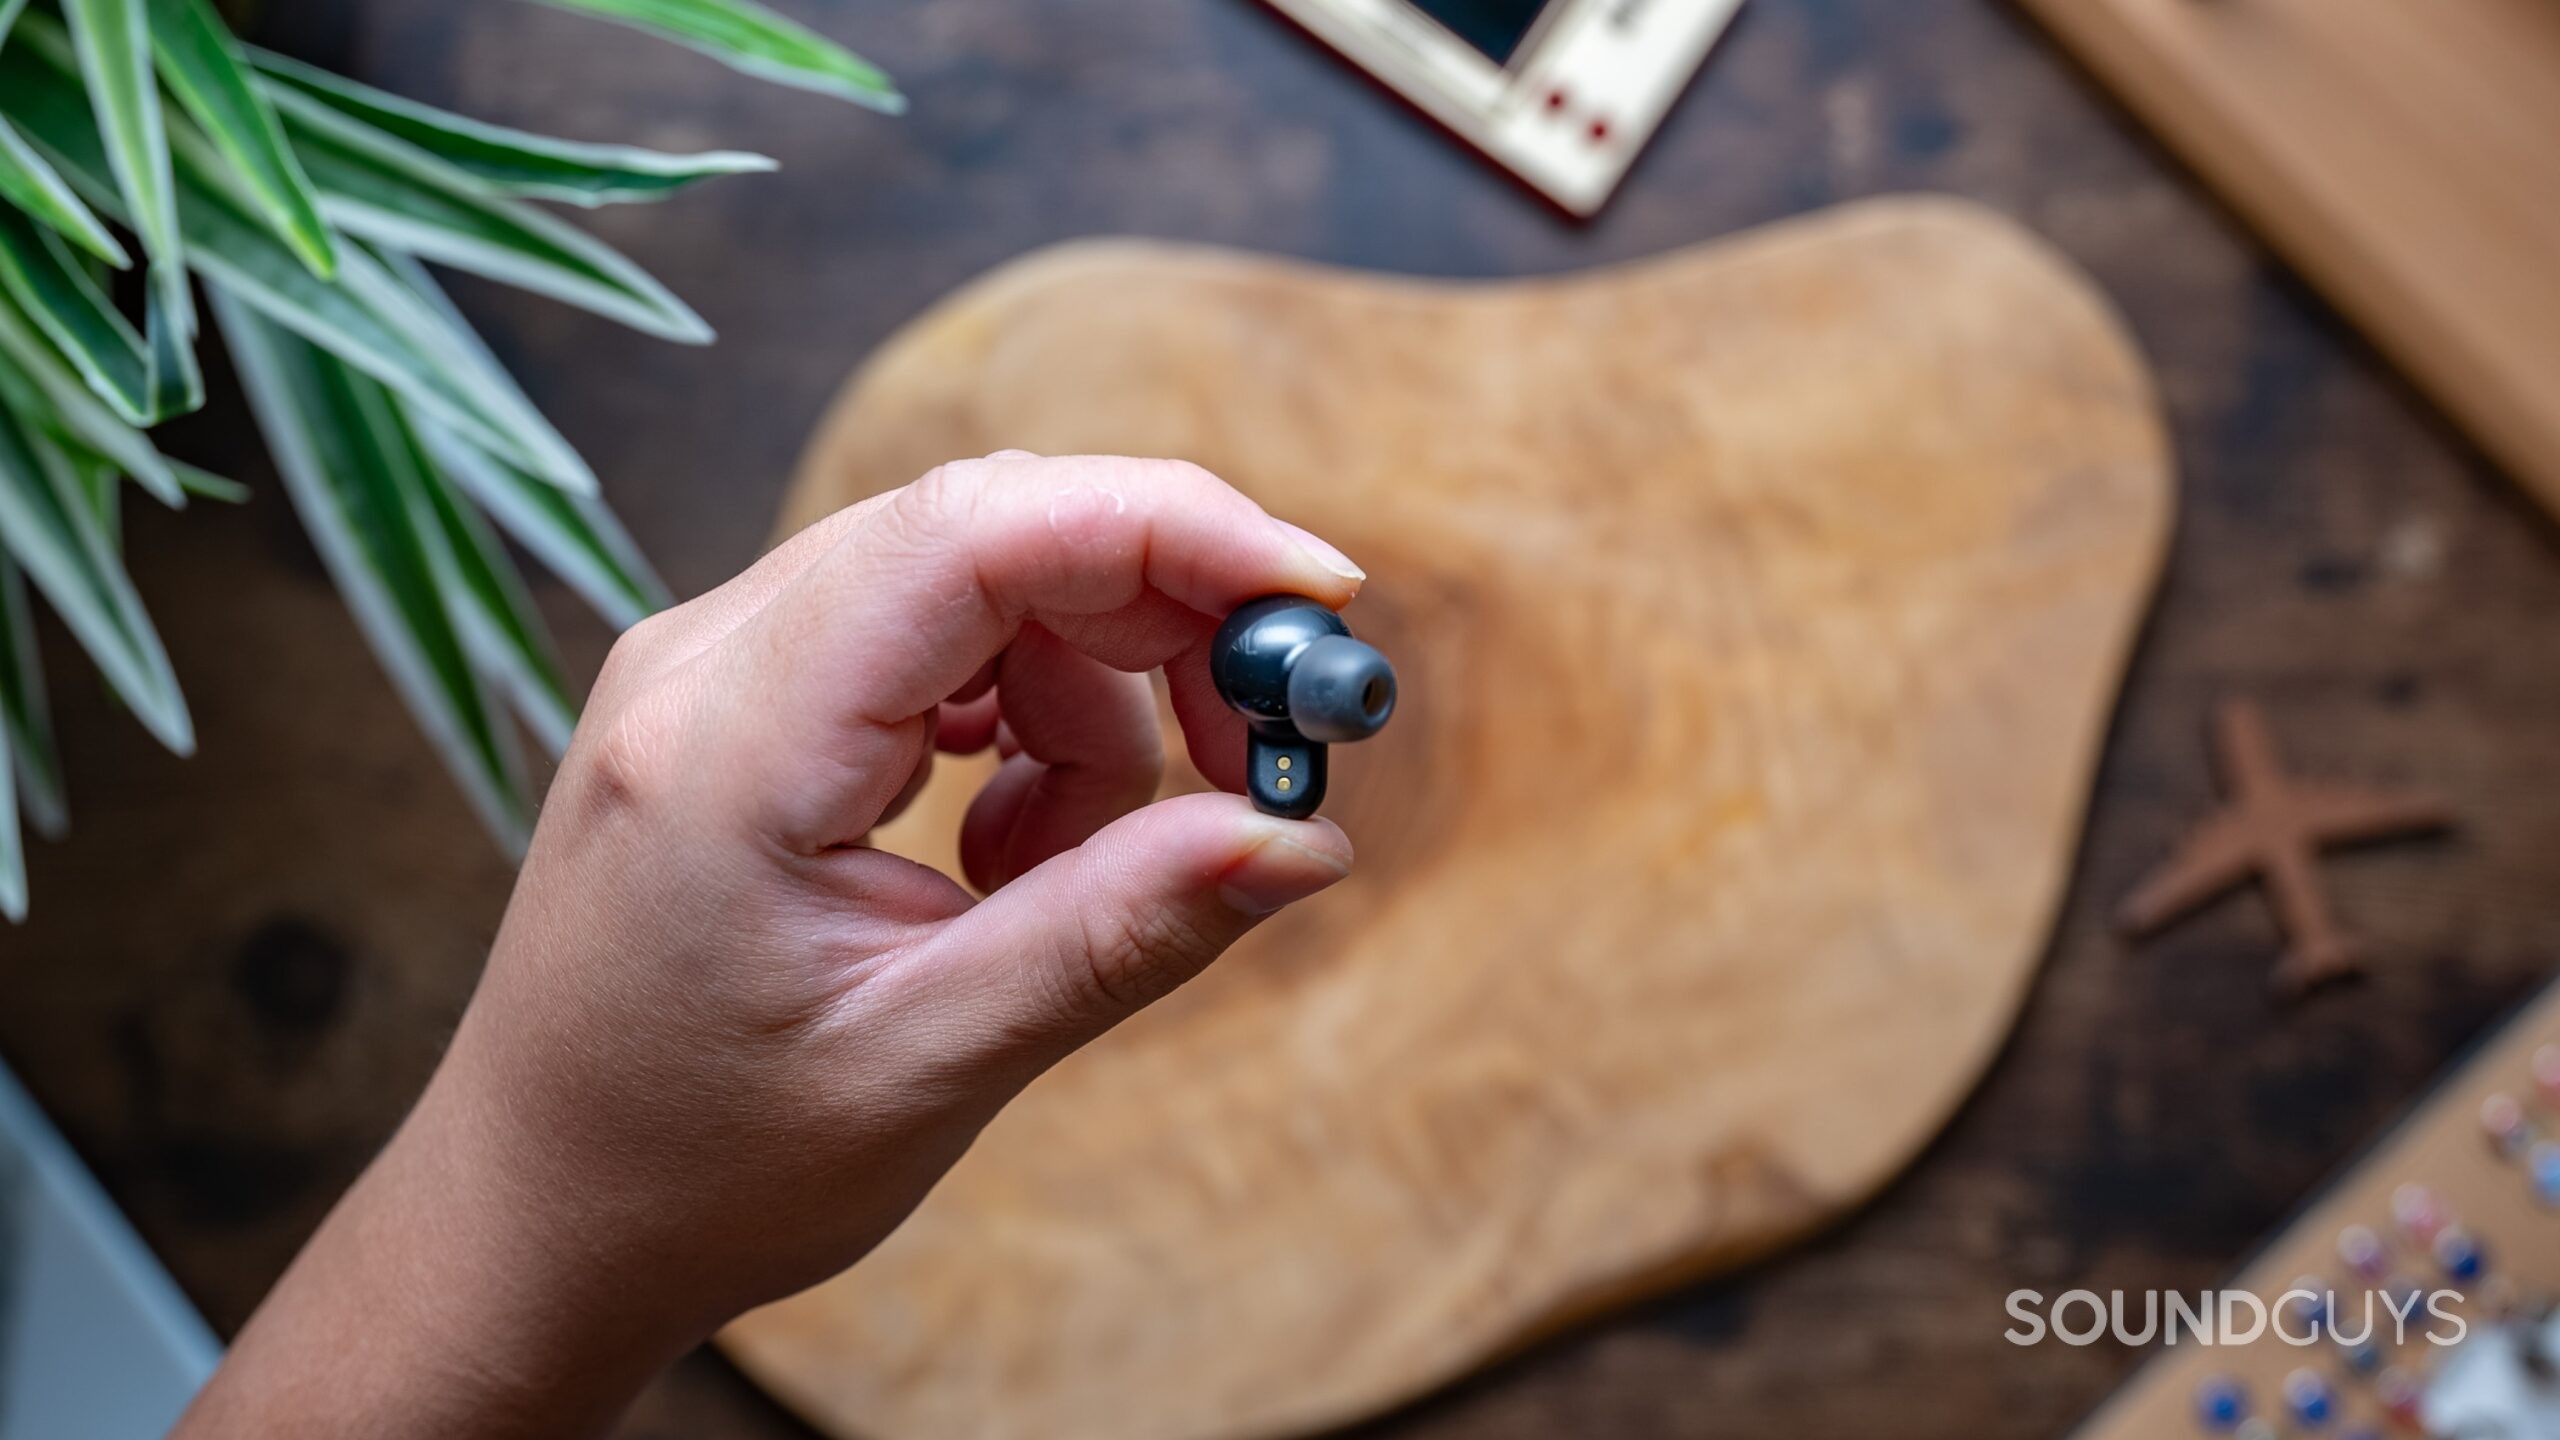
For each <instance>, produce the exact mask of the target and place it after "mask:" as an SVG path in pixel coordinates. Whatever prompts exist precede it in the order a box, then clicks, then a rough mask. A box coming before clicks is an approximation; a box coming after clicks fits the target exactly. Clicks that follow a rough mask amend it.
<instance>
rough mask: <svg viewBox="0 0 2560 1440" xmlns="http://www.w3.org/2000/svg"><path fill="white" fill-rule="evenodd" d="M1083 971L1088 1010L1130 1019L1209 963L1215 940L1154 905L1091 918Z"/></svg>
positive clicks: (1079, 973) (1082, 988)
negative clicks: (1129, 1015) (1130, 1014)
mask: <svg viewBox="0 0 2560 1440" xmlns="http://www.w3.org/2000/svg"><path fill="white" fill-rule="evenodd" d="M1083 938H1084V944H1083V945H1082V946H1081V947H1080V948H1081V959H1082V962H1083V964H1082V968H1081V970H1080V971H1077V970H1074V969H1072V968H1071V970H1070V973H1072V974H1076V976H1077V979H1078V982H1079V983H1078V987H1077V988H1078V989H1079V990H1080V991H1081V992H1082V997H1083V1005H1084V1006H1085V1008H1087V1009H1090V1010H1094V1011H1099V1012H1101V1013H1103V1014H1109V1015H1125V1014H1128V1013H1130V1012H1132V1011H1135V1010H1139V1009H1142V1008H1144V1007H1145V1006H1147V1005H1148V1004H1150V1003H1152V1002H1154V1001H1156V1000H1158V999H1160V998H1162V997H1163V996H1164V995H1166V994H1167V993H1169V992H1171V991H1172V990H1173V989H1174V988H1175V987H1176V986H1178V985H1180V984H1181V983H1182V982H1183V981H1185V980H1188V979H1190V978H1191V975H1192V972H1193V971H1195V970H1197V969H1198V968H1199V967H1200V966H1201V965H1203V964H1205V963H1206V962H1207V960H1208V957H1209V956H1210V955H1211V954H1212V953H1214V952H1215V950H1216V949H1217V943H1216V940H1215V938H1214V937H1212V936H1210V935H1208V934H1207V933H1205V932H1204V931H1203V930H1202V929H1201V928H1200V926H1199V925H1198V924H1197V923H1195V922H1194V921H1193V920H1191V918H1190V917H1188V916H1186V915H1184V914H1183V913H1181V912H1180V911H1179V910H1177V909H1174V908H1170V907H1161V906H1151V907H1147V908H1143V909H1117V908H1115V909H1112V910H1109V911H1106V912H1104V913H1101V914H1090V913H1089V914H1087V916H1086V917H1085V921H1084V937H1083Z"/></svg>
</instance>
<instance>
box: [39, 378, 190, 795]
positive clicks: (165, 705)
mask: <svg viewBox="0 0 2560 1440" xmlns="http://www.w3.org/2000/svg"><path fill="white" fill-rule="evenodd" d="M23 419H24V417H22V416H20V415H19V414H18V413H17V412H16V411H15V410H14V409H8V410H0V544H5V545H6V546H7V547H8V550H9V553H10V554H11V555H13V556H15V557H16V559H17V561H18V564H19V565H20V566H22V567H23V568H24V569H25V570H26V572H27V578H28V579H30V580H33V581H34V582H35V586H36V588H37V589H38V590H41V591H43V592H44V597H45V599H46V600H47V601H49V602H51V603H52V605H53V608H54V612H55V613H56V614H58V615H60V616H61V617H62V622H63V624H64V625H65V626H67V627H69V629H70V631H71V633H72V635H73V637H74V638H76V639H78V640H79V642H80V648H82V649H83V650H86V651H88V652H89V659H90V661H91V663H93V664H95V665H96V666H97V667H98V672H99V673H100V674H102V675H104V676H105V677H106V679H107V683H108V685H110V686H112V687H113V688H114V690H115V692H116V694H117V696H118V697H119V698H121V699H122V700H123V701H124V703H125V705H126V706H127V707H128V708H129V709H131V710H132V711H133V713H134V715H135V717H136V718H137V719H139V720H141V722H142V724H143V727H144V728H145V729H147V730H149V731H150V732H151V733H152V734H153V735H154V736H156V737H158V739H159V741H160V743H161V744H163V745H166V746H167V747H169V749H171V750H173V751H175V752H176V753H178V754H180V755H185V754H188V753H190V752H192V751H193V750H194V749H195V726H194V722H193V721H191V720H190V719H189V718H188V715H187V702H186V700H185V699H184V698H183V697H182V696H180V695H179V693H178V678H177V675H176V674H175V673H174V672H173V671H171V669H170V668H169V656H168V653H167V652H166V651H164V650H163V649H161V646H160V636H159V634H158V633H157V632H156V631H154V630H153V629H152V628H151V619H150V617H149V616H148V615H146V614H144V613H143V609H142V600H141V597H140V596H138V595H136V594H135V593H134V590H133V582H132V581H131V580H130V579H128V578H127V577H126V575H125V572H124V565H123V562H122V561H120V560H118V559H117V558H116V555H115V552H114V550H113V548H112V547H111V546H110V545H109V544H108V543H107V537H106V535H105V533H104V532H103V531H102V529H101V527H100V526H99V524H98V517H97V515H96V514H95V512H94V511H92V510H91V508H90V506H89V505H88V503H87V498H86V497H85V496H83V495H82V494H81V493H80V482H79V479H78V477H77V476H76V475H75V474H74V473H73V470H72V466H71V462H70V460H69V459H68V457H66V456H65V455H64V454H63V453H62V451H61V450H60V449H59V448H58V447H56V446H55V445H54V443H53V441H52V440H51V439H50V438H49V437H47V436H45V435H44V434H43V433H42V432H41V431H39V430H37V429H35V428H33V427H31V426H29V425H26V424H25V423H23Z"/></svg>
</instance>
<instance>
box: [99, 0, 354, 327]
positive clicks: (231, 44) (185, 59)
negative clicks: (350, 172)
mask: <svg viewBox="0 0 2560 1440" xmlns="http://www.w3.org/2000/svg"><path fill="white" fill-rule="evenodd" d="M146 3H147V5H148V9H149V13H150V17H151V48H152V52H153V53H154V54H155V55H156V56H158V58H159V62H160V77H161V78H162V79H163V80H165V81H166V82H168V86H169V90H170V92H171V93H172V94H175V95H176V96H177V97H178V103H179V104H181V105H183V106H185V107H186V110H187V113H188V114H189V115H192V116H194V117H195V121H196V123H197V124H198V125H200V126H202V127H203V129H204V133H205V135H206V136H207V137H208V138H210V139H211V140H212V141H213V145H214V148H215V149H216V150H218V151H220V152H221V154H222V158H223V160H224V161H225V162H227V165H226V171H225V173H227V174H229V175H230V176H232V177H233V178H234V179H235V180H237V181H238V183H239V187H240V189H241V190H242V191H243V192H245V193H246V194H247V195H248V196H249V198H250V199H251V200H252V201H253V202H254V204H255V207H256V209H257V211H258V213H259V214H260V215H261V216H262V217H263V218H264V219H265V220H266V222H267V223H268V224H269V225H271V226H273V227H274V229H275V232H276V234H277V235H278V236H279V237H280V238H282V239H283V241H284V242H285V244H286V245H287V246H289V247H290V248H291V249H292V250H293V253H294V254H295V255H296V256H298V257H300V259H301V260H302V263H303V264H304V265H306V266H308V267H310V270H311V273H312V274H314V275H317V276H319V277H320V278H321V279H323V280H326V279H328V278H329V277H331V276H332V275H335V274H336V273H337V270H338V248H337V245H336V244H335V242H334V241H333V240H332V239H331V237H330V234H329V227H328V226H327V225H326V224H325V223H323V222H322V220H321V219H320V202H319V201H318V199H317V198H315V197H314V196H313V195H312V193H311V182H310V181H309V180H308V179H306V178H304V176H303V173H302V165H301V162H300V161H298V160H297V159H295V158H294V153H293V149H292V147H290V146H288V145H287V144H285V139H284V127H283V126H282V125H281V124H279V123H278V122H277V120H276V114H275V110H274V108H273V107H272V106H270V105H269V104H268V103H267V99H266V96H265V95H264V94H262V93H260V91H259V89H258V87H256V86H254V85H253V84H252V83H251V79H250V74H249V69H248V65H247V61H246V57H244V56H243V55H242V54H241V52H240V44H239V42H238V41H236V40H234V39H232V38H231V31H230V30H229V29H228V28H227V27H225V26H224V25H223V23H222V17H221V16H219V15H217V14H215V13H214V10H213V6H212V5H211V4H209V3H207V0H146Z"/></svg>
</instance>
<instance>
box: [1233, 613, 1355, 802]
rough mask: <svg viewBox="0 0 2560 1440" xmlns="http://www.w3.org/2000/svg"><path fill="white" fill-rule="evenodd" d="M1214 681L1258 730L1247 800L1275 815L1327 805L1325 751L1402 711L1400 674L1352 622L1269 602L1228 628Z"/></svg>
mask: <svg viewBox="0 0 2560 1440" xmlns="http://www.w3.org/2000/svg"><path fill="white" fill-rule="evenodd" d="M1209 678H1210V679H1211V681H1213V682H1214V683H1215V684H1216V685H1217V687H1218V694H1219V696H1220V697H1221V698H1223V699H1224V700H1225V701H1226V702H1227V703H1228V704H1229V705H1232V706H1234V707H1235V708H1236V709H1237V710H1238V711H1239V712H1241V713H1242V714H1243V715H1244V717H1245V720H1246V721H1247V723H1248V727H1249V728H1248V730H1247V732H1246V740H1245V747H1244V759H1245V793H1246V794H1247V795H1250V796H1252V797H1253V803H1254V806H1255V808H1257V809H1259V810H1261V811H1262V812H1263V813H1265V814H1267V815H1279V816H1284V817H1286V818H1288V819H1291V820H1304V819H1306V818H1307V817H1308V816H1310V815H1313V814H1314V813H1316V807H1317V806H1319V805H1321V804H1323V803H1324V756H1325V746H1327V745H1333V744H1341V743H1343V742H1345V741H1350V740H1366V739H1368V738H1369V737H1370V736H1372V735H1375V734H1377V733H1378V730H1379V728H1380V727H1381V726H1383V725H1385V724H1386V723H1387V717H1388V716H1389V715H1392V714H1394V713H1395V708H1396V672H1395V667H1393V666H1391V665H1389V664H1388V663H1387V657H1386V656H1384V655H1381V654H1379V653H1378V652H1377V651H1376V650H1374V649H1371V648H1370V647H1369V646H1366V645H1363V644H1361V643H1360V642H1359V641H1357V640H1354V639H1352V638H1351V627H1350V626H1348V625H1345V624H1343V623H1342V617H1341V616H1339V615H1336V614H1334V613H1333V612H1332V611H1330V610H1327V609H1326V608H1324V607H1323V606H1322V605H1319V604H1317V603H1316V602H1314V601H1313V600H1309V599H1306V598H1304V597H1302V596H1297V595H1266V596H1264V597H1263V598H1261V599H1259V600H1254V601H1250V602H1248V603H1246V604H1245V605H1243V606H1240V607H1238V608H1237V610H1236V612H1235V613H1234V614H1232V615H1229V616H1228V617H1227V618H1226V622H1225V623H1224V624H1222V625H1220V626H1219V627H1218V638H1217V640H1216V641H1215V642H1214V643H1213V644H1212V645H1211V647H1210V650H1209Z"/></svg>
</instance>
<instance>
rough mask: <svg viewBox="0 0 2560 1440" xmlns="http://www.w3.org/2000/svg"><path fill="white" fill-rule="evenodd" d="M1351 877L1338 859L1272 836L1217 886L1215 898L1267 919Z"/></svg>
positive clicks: (1349, 869)
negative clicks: (1268, 916) (1338, 881)
mask: <svg viewBox="0 0 2560 1440" xmlns="http://www.w3.org/2000/svg"><path fill="white" fill-rule="evenodd" d="M1350 873H1351V867H1350V866H1349V865H1347V864H1345V863H1344V862H1343V861H1342V860H1341V859H1340V858H1339V857H1337V856H1334V855H1329V854H1327V853H1325V852H1324V851H1321V850H1315V849H1310V848H1308V847H1307V846H1304V845H1301V844H1299V843H1298V842H1297V841H1295V840H1292V839H1290V838H1289V837H1288V836H1286V835H1274V836H1272V837H1271V838H1270V839H1268V840H1265V841H1263V842H1262V843H1261V844H1259V845H1256V846H1254V847H1253V848H1252V849H1251V850H1248V851H1246V852H1245V856H1244V858H1243V859H1241V860H1239V861H1237V862H1236V864H1235V868H1234V869H1231V870H1229V871H1228V872H1227V873H1226V876H1225V878H1224V879H1222V880H1220V881H1219V883H1218V898H1219V899H1221V900H1223V901H1225V902H1227V905H1228V907H1229V908H1230V909H1234V910H1238V911H1241V912H1242V913H1244V914H1247V915H1268V914H1270V913H1271V912H1272V911H1274V910H1277V909H1279V908H1280V907H1281V906H1283V905H1289V904H1293V903H1295V902H1297V901H1300V900H1304V899H1306V898H1307V897H1308V896H1310V895H1313V894H1314V893H1316V892H1317V891H1319V890H1322V889H1323V888H1325V887H1326V886H1328V885H1330V884H1332V883H1333V882H1334V881H1336V880H1339V879H1341V878H1342V877H1343V876H1345V875H1348V874H1350Z"/></svg>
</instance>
